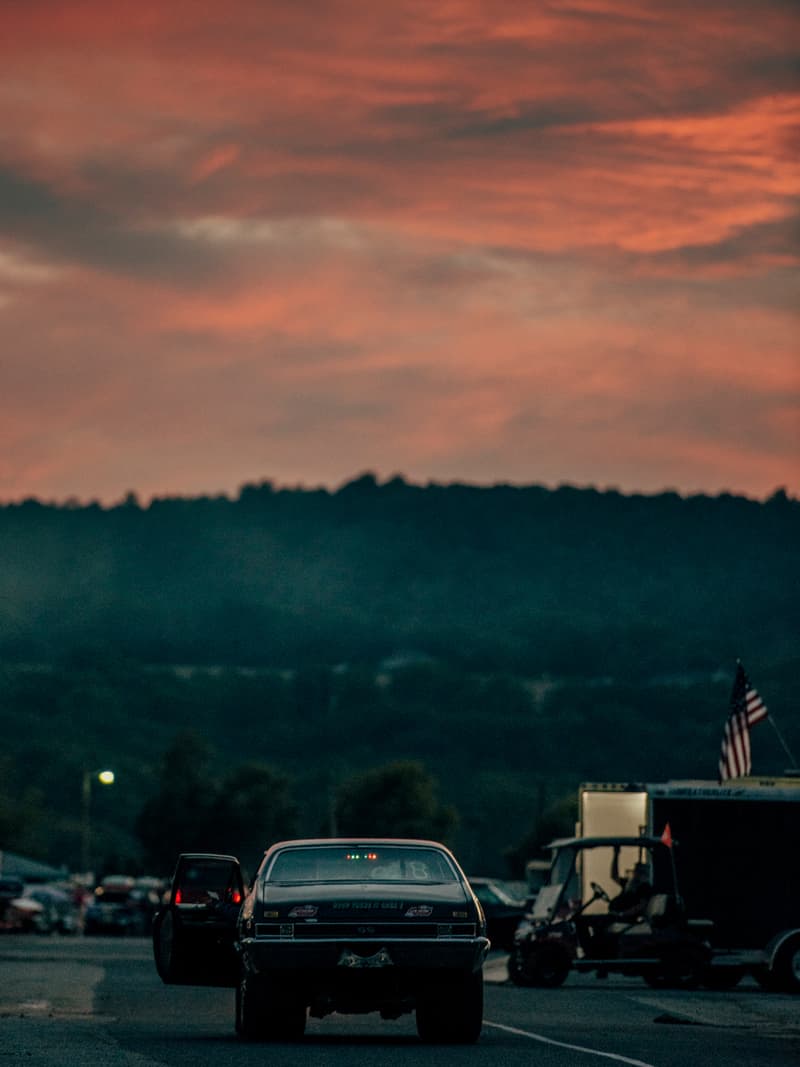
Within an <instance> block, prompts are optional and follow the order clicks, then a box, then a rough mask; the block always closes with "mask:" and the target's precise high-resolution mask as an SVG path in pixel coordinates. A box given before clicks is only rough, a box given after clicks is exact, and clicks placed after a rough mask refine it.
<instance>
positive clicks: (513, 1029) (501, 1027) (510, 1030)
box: [483, 1019, 653, 1067]
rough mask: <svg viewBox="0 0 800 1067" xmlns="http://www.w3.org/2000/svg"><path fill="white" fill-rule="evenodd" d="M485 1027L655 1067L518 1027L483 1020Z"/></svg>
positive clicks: (643, 1066) (639, 1066) (624, 1061)
mask: <svg viewBox="0 0 800 1067" xmlns="http://www.w3.org/2000/svg"><path fill="white" fill-rule="evenodd" d="M483 1025H484V1026H491V1027H492V1028H493V1029H495V1030H505V1031H506V1033H508V1034H516V1035H517V1036H518V1037H529V1038H530V1039H531V1041H541V1042H542V1044H543V1045H555V1046H556V1047H557V1048H568V1049H570V1051H571V1052H585V1053H587V1055H589V1056H602V1057H603V1059H606V1060H614V1061H615V1062H616V1063H628V1064H631V1067H653V1064H652V1063H645V1061H644V1060H632V1059H631V1058H630V1057H629V1056H619V1055H618V1054H617V1053H616V1052H602V1051H601V1050H600V1049H597V1048H585V1047H584V1046H583V1045H570V1044H568V1043H567V1042H566V1041H555V1040H554V1039H553V1038H552V1037H544V1036H543V1035H542V1034H534V1033H532V1032H531V1031H530V1030H520V1029H518V1028H517V1027H516V1026H504V1025H503V1023H490V1022H489V1021H488V1020H487V1019H484V1020H483Z"/></svg>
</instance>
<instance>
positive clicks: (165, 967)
mask: <svg viewBox="0 0 800 1067" xmlns="http://www.w3.org/2000/svg"><path fill="white" fill-rule="evenodd" d="M176 937H177V934H176V931H175V922H174V920H173V918H172V912H171V911H169V909H164V911H160V912H159V913H158V915H156V918H155V921H154V923H153V956H154V958H155V963H156V970H157V971H158V974H159V977H160V978H161V981H162V982H165V983H166V984H167V985H170V984H172V983H174V982H180V980H181V978H182V977H183V975H182V973H181V969H180V967H179V966H178V964H177V963H176V953H175V941H176Z"/></svg>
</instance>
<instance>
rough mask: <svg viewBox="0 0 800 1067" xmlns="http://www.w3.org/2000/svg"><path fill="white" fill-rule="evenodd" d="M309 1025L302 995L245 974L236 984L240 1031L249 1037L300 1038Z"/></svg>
mask: <svg viewBox="0 0 800 1067" xmlns="http://www.w3.org/2000/svg"><path fill="white" fill-rule="evenodd" d="M305 1028H306V1006H305V1003H304V1002H303V1001H302V1000H301V999H300V997H299V996H296V995H293V994H292V993H291V992H290V991H286V990H279V989H277V988H276V987H275V986H273V985H272V984H271V983H270V982H269V981H268V980H266V979H264V978H261V977H258V978H256V977H253V976H252V975H242V976H241V978H240V980H239V984H238V985H237V987H236V1033H237V1034H238V1035H239V1036H240V1037H241V1038H243V1039H244V1040H245V1041H298V1040H299V1039H300V1038H301V1037H302V1036H303V1033H304V1032H305Z"/></svg>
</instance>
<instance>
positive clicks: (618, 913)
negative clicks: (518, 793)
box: [508, 836, 712, 988]
mask: <svg viewBox="0 0 800 1067" xmlns="http://www.w3.org/2000/svg"><path fill="white" fill-rule="evenodd" d="M547 847H548V848H549V849H550V851H551V854H552V861H551V866H550V878H549V882H548V884H547V885H545V886H544V887H543V888H542V889H541V890H540V891H539V895H538V896H537V898H536V901H535V903H534V906H533V909H532V910H531V911H530V912H529V913H528V914H527V915H526V916H525V918H524V919H523V920H522V922H521V923H520V925H519V926H518V928H517V931H516V935H515V939H514V948H513V950H512V952H511V955H510V957H509V962H508V972H509V977H510V978H511V980H512V982H514V983H515V984H516V985H521V986H549V987H555V986H560V985H562V984H563V982H564V981H565V980H566V978H567V975H568V974H569V972H570V970H576V971H594V972H596V974H597V976H598V977H600V978H605V977H606V976H607V975H608V974H609V973H611V972H612V971H613V972H615V973H618V974H626V975H638V976H640V977H642V978H643V979H644V980H645V981H646V982H647V983H648V984H649V985H651V986H655V987H665V988H689V987H691V986H693V985H696V984H697V983H698V982H699V979H700V976H701V974H702V973H703V971H704V969H705V968H706V967H707V965H708V962H709V960H710V958H711V946H710V944H709V942H708V937H709V934H710V931H711V925H712V924H711V923H710V922H708V921H706V920H695V919H688V918H687V917H686V912H685V908H684V906H683V902H682V900H681V897H680V894H679V892H678V886H677V880H676V876H675V864H674V857H673V851H672V848H671V847H670V846H668V845H667V844H665V843H664V842H663V841H662V839H661V838H659V837H645V836H640V837H571V838H563V839H560V840H558V841H553V842H551V844H550V845H548V846H547Z"/></svg>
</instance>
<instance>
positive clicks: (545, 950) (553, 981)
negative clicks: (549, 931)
mask: <svg viewBox="0 0 800 1067" xmlns="http://www.w3.org/2000/svg"><path fill="white" fill-rule="evenodd" d="M571 966H572V963H571V960H570V957H569V954H568V953H567V951H566V950H565V949H564V948H563V947H562V946H561V945H555V944H548V943H544V944H541V945H533V946H531V947H530V948H529V949H528V950H527V951H526V950H523V951H518V952H515V953H514V955H513V956H512V957H511V958H510V960H509V961H508V976H509V978H510V979H511V981H512V982H513V983H514V984H515V985H521V986H539V987H542V988H545V989H556V988H557V987H558V986H561V985H563V984H564V982H565V981H566V980H567V975H568V974H569V971H570V967H571Z"/></svg>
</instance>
